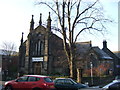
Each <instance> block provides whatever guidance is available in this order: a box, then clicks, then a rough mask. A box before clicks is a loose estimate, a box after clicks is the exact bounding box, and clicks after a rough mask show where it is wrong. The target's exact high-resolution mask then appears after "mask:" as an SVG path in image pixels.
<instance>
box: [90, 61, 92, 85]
mask: <svg viewBox="0 0 120 90" xmlns="http://www.w3.org/2000/svg"><path fill="white" fill-rule="evenodd" d="M90 67H91V84H92V85H93V70H92V69H93V64H92V62H90Z"/></svg>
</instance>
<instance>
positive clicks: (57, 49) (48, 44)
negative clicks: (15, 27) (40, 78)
mask: <svg viewBox="0 0 120 90" xmlns="http://www.w3.org/2000/svg"><path fill="white" fill-rule="evenodd" d="M51 21H52V20H51V17H50V13H49V16H48V19H47V26H46V27H44V26H43V25H42V14H40V20H39V26H37V27H36V28H34V18H33V15H32V19H31V22H30V31H29V34H28V37H27V40H26V41H23V33H22V38H21V45H20V47H19V70H18V71H19V73H23V74H54V73H60V72H62V73H64V72H66V69H65V68H64V69H62V67H63V66H64V65H63V63H64V61H65V60H66V56H65V52H64V49H63V42H62V39H61V38H60V37H58V36H57V35H55V34H53V32H52V31H51ZM60 61H63V62H60Z"/></svg>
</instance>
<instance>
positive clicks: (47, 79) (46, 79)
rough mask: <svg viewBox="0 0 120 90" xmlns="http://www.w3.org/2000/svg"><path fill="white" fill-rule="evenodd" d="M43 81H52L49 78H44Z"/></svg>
mask: <svg viewBox="0 0 120 90" xmlns="http://www.w3.org/2000/svg"><path fill="white" fill-rule="evenodd" d="M44 80H45V82H53V80H52V79H51V78H44Z"/></svg>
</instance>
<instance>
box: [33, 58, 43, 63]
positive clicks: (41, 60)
mask: <svg viewBox="0 0 120 90" xmlns="http://www.w3.org/2000/svg"><path fill="white" fill-rule="evenodd" d="M32 62H43V57H32Z"/></svg>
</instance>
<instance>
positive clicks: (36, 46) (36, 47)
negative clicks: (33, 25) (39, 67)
mask: <svg viewBox="0 0 120 90" xmlns="http://www.w3.org/2000/svg"><path fill="white" fill-rule="evenodd" d="M37 49H38V45H37V43H36V44H35V55H37Z"/></svg>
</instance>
